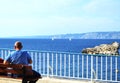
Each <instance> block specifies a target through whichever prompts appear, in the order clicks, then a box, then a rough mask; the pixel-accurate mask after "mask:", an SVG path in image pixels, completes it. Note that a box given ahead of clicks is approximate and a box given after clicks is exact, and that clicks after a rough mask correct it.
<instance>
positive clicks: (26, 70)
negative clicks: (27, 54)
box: [0, 63, 32, 75]
mask: <svg viewBox="0 0 120 83" xmlns="http://www.w3.org/2000/svg"><path fill="white" fill-rule="evenodd" d="M0 73H4V74H8V73H10V74H20V75H32V67H31V66H28V65H21V64H3V63H0Z"/></svg>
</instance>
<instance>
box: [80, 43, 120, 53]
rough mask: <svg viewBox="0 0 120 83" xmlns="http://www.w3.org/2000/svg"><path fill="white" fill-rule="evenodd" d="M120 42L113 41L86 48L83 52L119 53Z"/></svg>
mask: <svg viewBox="0 0 120 83" xmlns="http://www.w3.org/2000/svg"><path fill="white" fill-rule="evenodd" d="M119 47H120V44H119V43H118V42H113V43H112V44H101V45H99V46H95V47H93V48H85V49H83V50H82V53H86V54H106V55H119Z"/></svg>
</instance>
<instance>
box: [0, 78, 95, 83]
mask: <svg viewBox="0 0 120 83" xmlns="http://www.w3.org/2000/svg"><path fill="white" fill-rule="evenodd" d="M0 83H21V80H19V79H11V78H2V77H0ZM37 83H94V82H91V81H84V80H82V81H80V80H72V79H58V78H49V77H43V78H42V79H39V80H38V81H37Z"/></svg>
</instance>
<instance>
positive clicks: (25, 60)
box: [3, 41, 41, 83]
mask: <svg viewBox="0 0 120 83" xmlns="http://www.w3.org/2000/svg"><path fill="white" fill-rule="evenodd" d="M22 47H23V46H22V43H21V42H19V41H17V42H15V45H14V48H15V51H13V52H11V53H10V54H9V55H8V57H7V58H6V59H5V60H4V62H3V63H4V64H23V65H29V64H32V59H31V56H30V55H29V54H28V53H27V52H26V51H22V50H21V49H22ZM37 77H38V78H41V75H40V74H39V73H38V72H36V71H34V70H33V75H32V76H29V78H37ZM37 80H38V79H36V80H34V81H30V82H29V83H36V81H37ZM22 83H27V80H26V79H25V78H24V79H23V80H22Z"/></svg>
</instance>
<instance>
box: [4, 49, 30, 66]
mask: <svg viewBox="0 0 120 83" xmlns="http://www.w3.org/2000/svg"><path fill="white" fill-rule="evenodd" d="M6 61H8V62H9V63H12V64H23V65H28V64H29V63H30V61H31V57H30V55H29V54H28V53H27V51H21V50H17V51H13V52H11V53H10V54H9V55H8V57H7V58H6Z"/></svg>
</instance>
